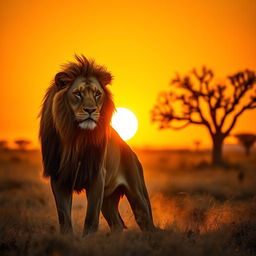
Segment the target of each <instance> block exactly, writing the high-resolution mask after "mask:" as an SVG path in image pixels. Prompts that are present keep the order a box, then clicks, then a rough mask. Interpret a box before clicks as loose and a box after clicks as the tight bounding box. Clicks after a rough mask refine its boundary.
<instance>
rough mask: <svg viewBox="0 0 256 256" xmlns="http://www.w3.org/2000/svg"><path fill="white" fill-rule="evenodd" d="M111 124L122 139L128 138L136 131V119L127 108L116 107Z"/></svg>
mask: <svg viewBox="0 0 256 256" xmlns="http://www.w3.org/2000/svg"><path fill="white" fill-rule="evenodd" d="M112 126H113V128H114V129H115V130H116V131H117V132H118V134H119V135H120V136H121V138H122V139H123V140H129V139H131V138H132V137H133V136H134V135H135V133H136V132H137V129H138V120H137V118H136V116H135V115H134V114H133V113H132V111H130V110H129V109H126V108H117V109H116V112H115V114H114V115H113V118H112Z"/></svg>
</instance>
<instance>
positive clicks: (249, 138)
mask: <svg viewBox="0 0 256 256" xmlns="http://www.w3.org/2000/svg"><path fill="white" fill-rule="evenodd" d="M234 136H235V137H236V138H237V139H238V141H239V143H240V144H241V145H242V146H243V147H244V148H245V154H246V155H247V156H249V155H250V152H251V148H252V146H253V144H254V143H255V141H256V135H255V134H251V133H238V134H235V135H234Z"/></svg>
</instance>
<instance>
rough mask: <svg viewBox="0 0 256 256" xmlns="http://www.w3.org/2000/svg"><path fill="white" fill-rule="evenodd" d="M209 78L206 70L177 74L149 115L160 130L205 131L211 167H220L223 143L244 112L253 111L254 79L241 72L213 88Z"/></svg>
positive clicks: (252, 74) (255, 101)
mask: <svg viewBox="0 0 256 256" xmlns="http://www.w3.org/2000/svg"><path fill="white" fill-rule="evenodd" d="M213 78H214V74H213V71H212V70H211V69H208V68H206V67H203V68H202V70H201V72H198V71H197V70H195V69H194V70H193V71H192V73H191V74H188V75H186V76H184V77H181V76H180V75H179V74H177V76H176V78H174V79H172V81H171V83H170V84H171V89H170V91H167V92H162V93H160V94H159V97H158V101H157V104H156V105H155V106H154V108H153V110H152V112H151V114H152V121H153V122H156V123H159V128H160V129H166V128H170V129H174V130H179V129H182V128H185V127H187V126H188V125H190V124H195V125H202V126H204V127H206V128H207V130H208V132H209V134H210V136H211V139H212V145H213V150H212V163H213V164H214V165H220V164H222V163H223V157H222V146H223V141H224V139H225V138H226V137H227V136H228V135H229V134H230V132H231V130H232V129H233V128H234V126H235V124H236V123H237V120H238V118H239V117H240V116H241V115H242V113H244V111H246V110H249V109H255V108H256V91H255V90H254V89H256V86H255V84H256V76H255V72H254V71H250V70H245V71H243V72H238V73H236V74H234V75H232V76H229V77H228V79H227V83H226V84H222V83H217V84H215V85H212V82H213ZM227 85H229V87H228V86H227ZM241 101H243V104H242V103H241Z"/></svg>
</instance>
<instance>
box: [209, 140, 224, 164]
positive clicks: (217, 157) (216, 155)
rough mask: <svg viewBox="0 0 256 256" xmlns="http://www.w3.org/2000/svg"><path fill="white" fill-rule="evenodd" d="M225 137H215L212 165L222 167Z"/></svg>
mask: <svg viewBox="0 0 256 256" xmlns="http://www.w3.org/2000/svg"><path fill="white" fill-rule="evenodd" d="M223 140H224V138H223V136H222V135H215V136H214V137H213V149H212V164H213V165H222V164H223V158H222V146H223Z"/></svg>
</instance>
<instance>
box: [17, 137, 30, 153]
mask: <svg viewBox="0 0 256 256" xmlns="http://www.w3.org/2000/svg"><path fill="white" fill-rule="evenodd" d="M14 142H15V144H16V145H17V148H18V149H20V150H23V151H24V150H27V147H28V145H29V144H31V141H30V140H25V139H24V140H23V139H20V140H15V141H14Z"/></svg>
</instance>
